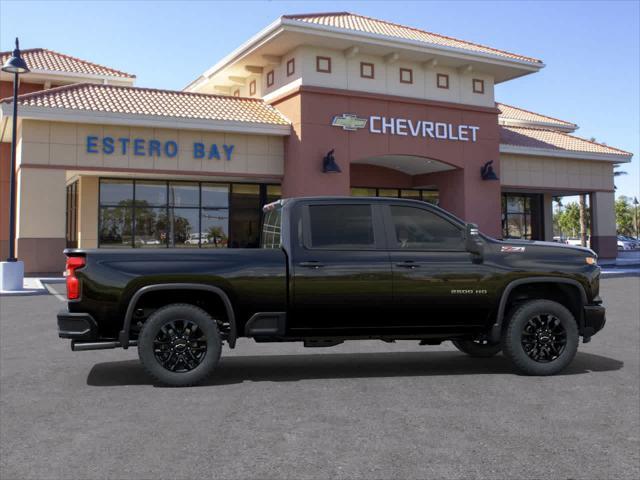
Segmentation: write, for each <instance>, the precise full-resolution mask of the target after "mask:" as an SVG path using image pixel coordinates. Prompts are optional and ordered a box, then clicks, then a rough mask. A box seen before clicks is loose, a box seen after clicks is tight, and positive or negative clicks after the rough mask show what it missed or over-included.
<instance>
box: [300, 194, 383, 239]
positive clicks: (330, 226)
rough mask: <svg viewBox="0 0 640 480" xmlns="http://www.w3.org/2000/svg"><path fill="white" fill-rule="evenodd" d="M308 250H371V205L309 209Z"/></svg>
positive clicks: (320, 206)
mask: <svg viewBox="0 0 640 480" xmlns="http://www.w3.org/2000/svg"><path fill="white" fill-rule="evenodd" d="M309 219H310V223H311V247H312V248H328V249H332V248H333V249H344V248H353V249H356V248H371V247H373V246H374V237H373V216H372V214H371V206H370V205H311V206H310V207H309Z"/></svg>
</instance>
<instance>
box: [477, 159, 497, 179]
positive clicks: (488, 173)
mask: <svg viewBox="0 0 640 480" xmlns="http://www.w3.org/2000/svg"><path fill="white" fill-rule="evenodd" d="M492 163H493V160H489V161H488V162H487V163H485V164H484V165H483V166H482V167H480V176H481V177H482V180H499V179H498V176H497V175H496V172H494V171H493V167H492V166H491V164H492Z"/></svg>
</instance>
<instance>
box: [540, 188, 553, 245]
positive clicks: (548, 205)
mask: <svg viewBox="0 0 640 480" xmlns="http://www.w3.org/2000/svg"><path fill="white" fill-rule="evenodd" d="M542 229H543V231H544V241H545V242H552V241H553V195H551V194H550V193H545V194H544V195H543V196H542Z"/></svg>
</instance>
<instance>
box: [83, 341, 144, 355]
mask: <svg viewBox="0 0 640 480" xmlns="http://www.w3.org/2000/svg"><path fill="white" fill-rule="evenodd" d="M128 346H129V347H137V346H138V341H137V340H129V345H128ZM121 347H122V344H121V343H120V342H118V341H117V340H113V341H110V342H79V341H77V340H71V351H73V352H84V351H86V350H108V349H110V348H121Z"/></svg>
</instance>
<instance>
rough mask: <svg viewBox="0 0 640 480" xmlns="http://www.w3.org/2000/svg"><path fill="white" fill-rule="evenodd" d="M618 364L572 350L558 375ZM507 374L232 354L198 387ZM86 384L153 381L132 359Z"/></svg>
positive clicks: (491, 364)
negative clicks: (574, 356) (573, 357)
mask: <svg viewBox="0 0 640 480" xmlns="http://www.w3.org/2000/svg"><path fill="white" fill-rule="evenodd" d="M623 365H624V362H621V361H620V360H615V359H613V358H608V357H603V356H601V355H595V354H591V353H580V352H579V353H578V354H577V355H576V358H575V359H574V361H573V362H572V364H571V365H570V366H569V367H568V368H567V369H566V370H565V371H564V372H562V373H561V374H560V375H578V374H584V373H590V372H609V371H613V370H620V369H621V368H622V367H623ZM472 374H490V375H496V374H513V370H512V369H511V368H510V366H509V364H508V362H507V360H506V359H505V358H504V357H503V356H502V355H498V356H496V357H493V358H471V357H468V356H466V355H464V354H461V353H459V352H391V353H389V352H386V353H349V354H346V353H340V354H301V355H300V354H298V355H254V356H232V357H224V356H223V358H222V359H221V361H220V364H219V366H218V368H217V370H216V371H215V373H214V374H213V375H212V376H211V377H210V378H209V379H208V380H207V381H206V382H204V383H203V384H202V386H213V385H232V384H238V383H242V382H245V381H250V382H295V381H299V380H315V379H332V378H335V379H344V378H377V377H411V376H413V377H431V376H440V375H472ZM87 385H90V386H95V387H114V386H126V385H154V382H153V379H152V378H151V377H150V376H149V375H147V373H146V372H145V371H144V369H143V367H142V365H141V364H140V362H138V361H137V360H127V361H120V362H105V363H99V364H96V365H95V366H94V367H93V368H92V369H91V371H90V372H89V376H88V377H87Z"/></svg>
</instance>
